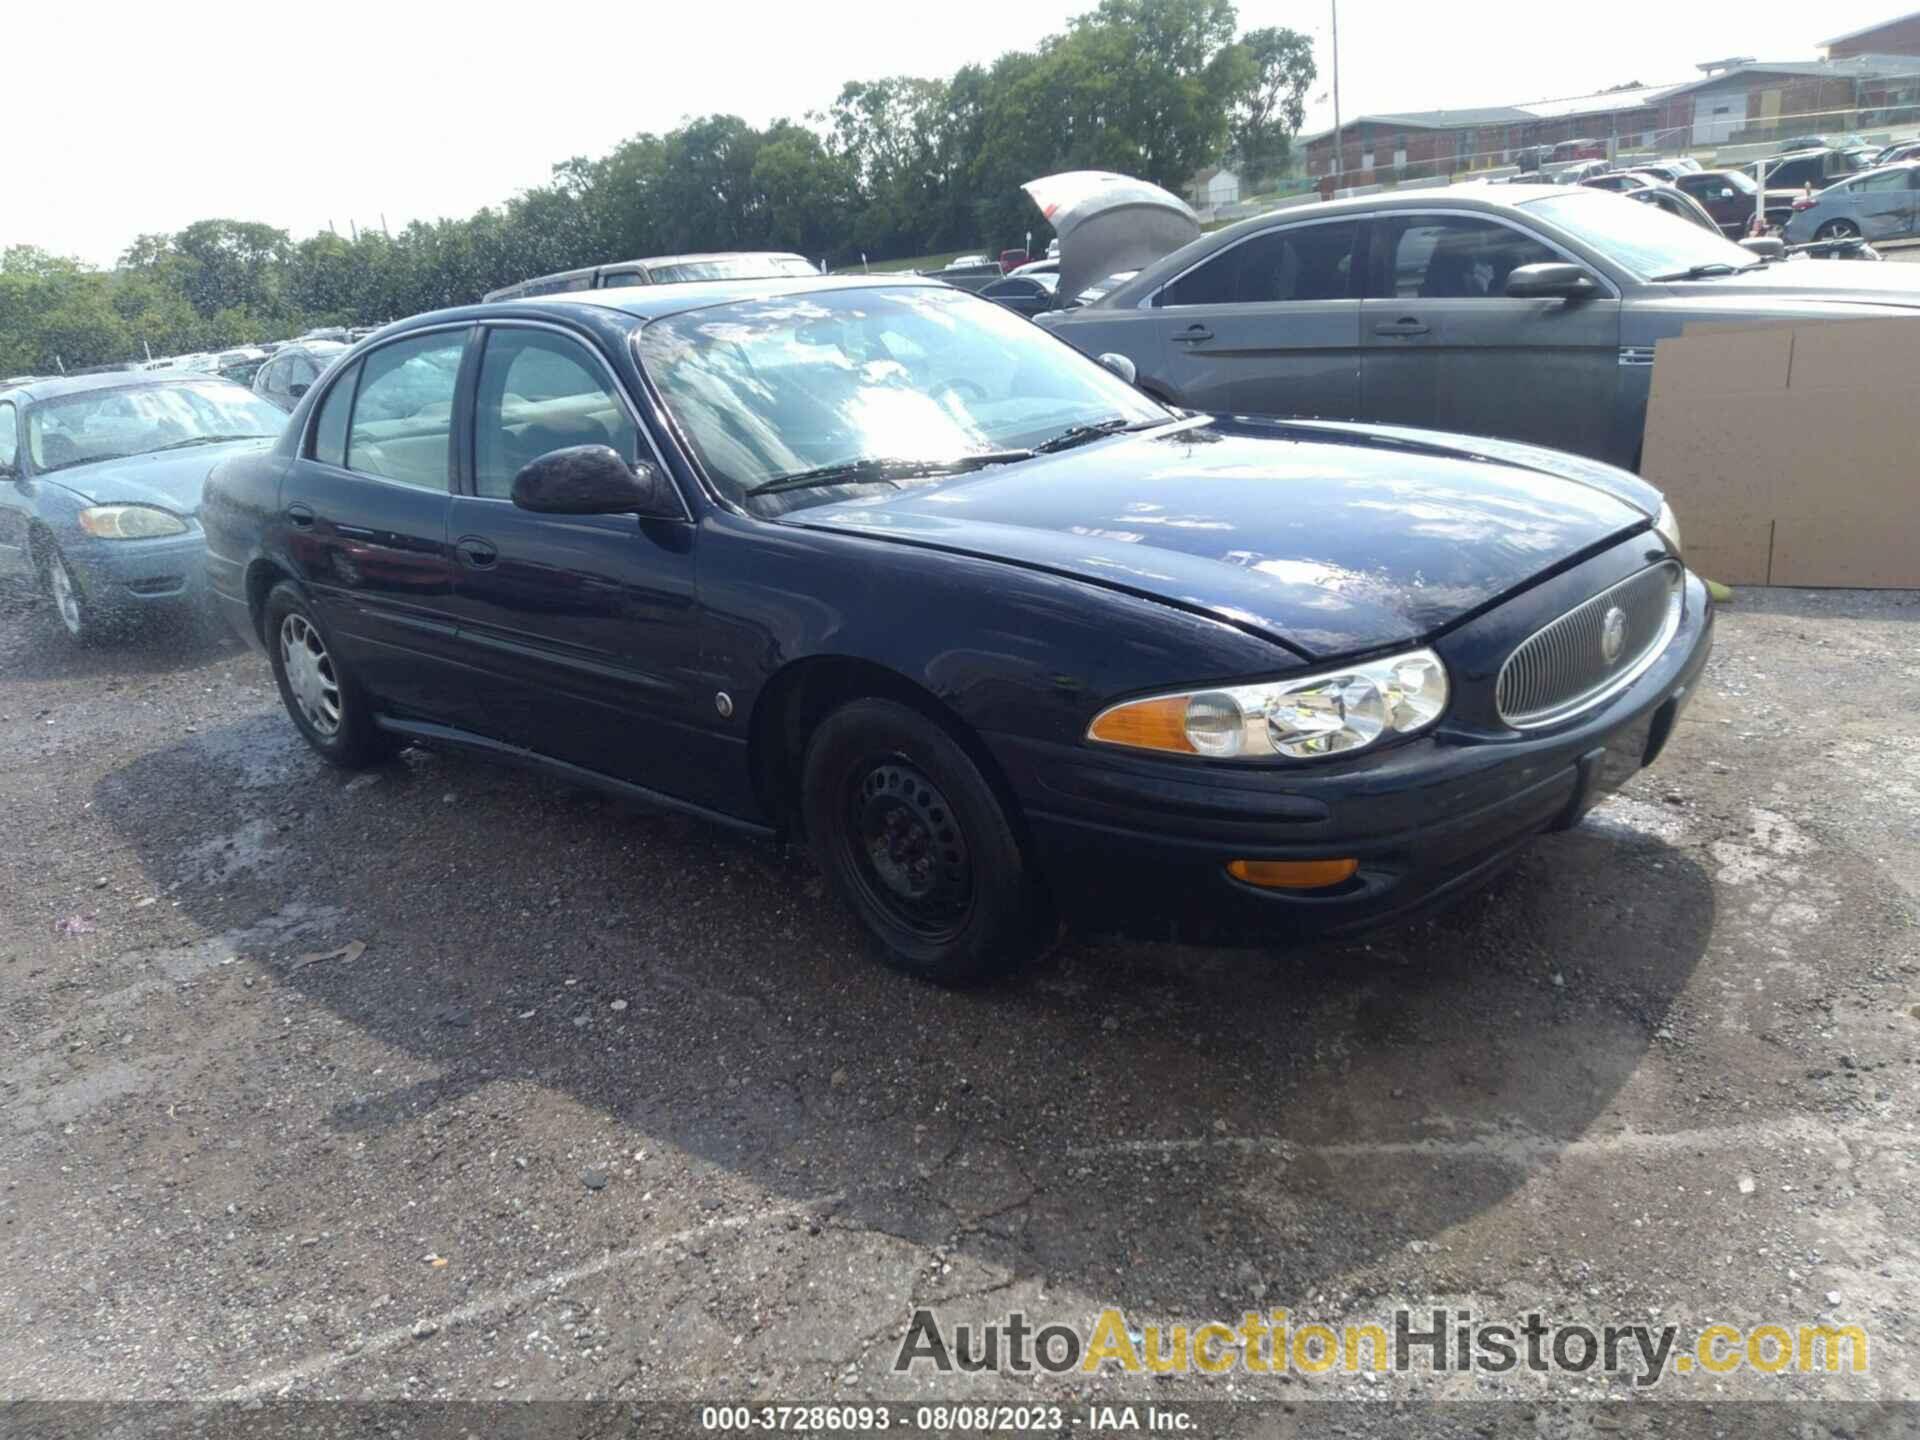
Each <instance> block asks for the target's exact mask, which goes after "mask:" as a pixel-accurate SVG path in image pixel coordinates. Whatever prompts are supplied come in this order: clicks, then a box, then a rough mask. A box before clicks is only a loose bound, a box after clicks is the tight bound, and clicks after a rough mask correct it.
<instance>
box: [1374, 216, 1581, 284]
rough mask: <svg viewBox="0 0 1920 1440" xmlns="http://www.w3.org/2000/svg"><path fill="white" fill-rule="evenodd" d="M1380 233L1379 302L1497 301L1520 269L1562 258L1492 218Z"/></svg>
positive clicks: (1384, 228)
mask: <svg viewBox="0 0 1920 1440" xmlns="http://www.w3.org/2000/svg"><path fill="white" fill-rule="evenodd" d="M1376 233H1377V234H1378V235H1380V237H1381V238H1382V239H1383V240H1384V241H1385V242H1386V243H1385V248H1384V256H1383V258H1384V262H1385V263H1384V266H1383V268H1384V270H1385V273H1384V274H1379V275H1376V276H1375V287H1374V293H1375V294H1376V295H1378V296H1379V297H1381V298H1392V299H1402V300H1406V299H1413V298H1416V297H1418V298H1422V299H1429V300H1463V299H1464V300H1472V299H1488V298H1493V299H1498V298H1500V297H1502V296H1504V295H1505V294H1506V291H1507V276H1509V275H1511V274H1512V273H1513V272H1514V271H1515V270H1517V269H1518V268H1519V267H1520V266H1522V265H1539V264H1544V263H1549V262H1551V261H1554V260H1557V259H1558V258H1559V257H1558V256H1557V255H1555V254H1554V253H1553V251H1551V250H1549V249H1548V248H1547V247H1546V246H1545V245H1543V244H1541V243H1540V242H1539V241H1538V240H1535V239H1533V238H1532V237H1531V236H1528V235H1523V234H1521V233H1520V232H1519V231H1517V230H1510V229H1508V228H1507V227H1506V226H1505V225H1498V224H1495V223H1494V222H1492V221H1489V220H1469V219H1465V218H1447V219H1437V220H1422V219H1416V220H1413V221H1412V222H1410V223H1408V224H1406V225H1405V226H1403V227H1401V228H1400V229H1399V231H1398V233H1397V234H1396V233H1395V230H1394V227H1392V226H1391V225H1380V226H1379V228H1378V230H1377V231H1376Z"/></svg>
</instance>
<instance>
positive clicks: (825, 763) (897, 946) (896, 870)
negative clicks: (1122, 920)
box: [801, 700, 1043, 985]
mask: <svg viewBox="0 0 1920 1440" xmlns="http://www.w3.org/2000/svg"><path fill="white" fill-rule="evenodd" d="M801 804H802V809H803V811H804V815H805V820H806V826H807V833H808V838H809V840H810V841H811V843H812V846H813V850H814V854H815V857H816V858H817V859H818V861H819V863H820V866H821V868H822V869H823V870H825V871H826V873H827V875H828V876H829V877H830V878H831V879H832V881H833V883H834V885H835V887H836V888H837V889H838V890H839V892H840V894H841V896H842V898H843V899H845V900H846V902H847V903H848V904H849V905H850V906H852V908H853V910H854V913H855V914H856V915H858V916H859V917H860V921H861V923H862V924H863V925H865V926H866V928H867V931H868V932H869V933H870V934H871V935H872V936H873V937H874V938H875V939H876V940H878V941H879V943H880V945H881V947H882V949H883V951H884V954H885V957H886V959H887V961H888V962H889V963H890V964H892V965H894V966H896V967H897V968H899V969H901V970H904V971H906V972H907V973H909V974H911V975H917V976H919V977H920V978H922V979H926V980H932V981H935V982H938V983H940V984H948V985H955V984H966V983H968V982H970V981H976V980H980V979H984V978H985V977H987V976H989V975H992V974H994V973H996V972H998V971H1001V970H1005V969H1008V968H1010V967H1012V966H1014V965H1017V964H1018V963H1020V962H1021V961H1023V960H1025V959H1027V958H1028V957H1030V956H1031V955H1032V954H1033V952H1034V951H1035V949H1037V948H1038V944H1039V939H1040V934H1041V930H1040V918H1041V915H1042V913H1043V910H1042V903H1041V896H1040V887H1039V885H1038V883H1037V881H1036V879H1035V877H1034V875H1033V873H1032V871H1031V869H1030V868H1029V866H1028V865H1027V861H1026V856H1025V855H1024V853H1023V852H1022V850H1021V848H1020V842H1019V840H1018V838H1017V837H1016V836H1015V834H1014V832H1013V827H1012V826H1011V824H1010V823H1009V821H1008V817H1007V814H1006V811H1005V810H1004V809H1003V808H1002V806H1001V804H1000V800H999V797H998V796H997V795H995V793H994V790H993V787H992V786H991V785H990V784H989V783H988V782H987V779H986V777H985V776H983V775H982V774H981V773H980V770H979V767H978V766H976V765H975V764H974V763H973V760H972V759H971V757H969V756H968V754H967V752H966V751H965V750H964V749H963V748H962V747H961V746H960V745H959V744H958V743H957V742H956V741H955V740H954V738H953V737H952V736H951V735H949V734H948V733H947V732H946V731H945V730H943V729H942V728H941V727H940V726H939V725H937V724H935V723H934V722H933V721H932V720H930V719H928V718H927V717H926V716H924V715H922V714H920V713H919V712H918V711H916V710H913V709H910V708H909V707H907V706H905V705H901V704H897V703H895V702H894V701H891V700H856V701H854V702H853V703H851V704H849V705H846V706H843V707H842V708H841V709H839V710H837V711H835V712H834V713H833V714H832V715H830V716H828V717H827V719H826V720H825V721H824V722H823V723H822V724H821V725H820V727H819V729H817V730H816V731H815V732H814V735H813V739H812V741H811V743H810V744H809V745H808V747H807V757H806V766H805V771H804V773H803V776H802V780H801Z"/></svg>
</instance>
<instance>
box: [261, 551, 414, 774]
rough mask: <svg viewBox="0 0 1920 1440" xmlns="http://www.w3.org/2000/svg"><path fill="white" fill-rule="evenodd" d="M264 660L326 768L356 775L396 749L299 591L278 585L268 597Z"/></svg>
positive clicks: (286, 585) (362, 691)
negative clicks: (266, 661)
mask: <svg viewBox="0 0 1920 1440" xmlns="http://www.w3.org/2000/svg"><path fill="white" fill-rule="evenodd" d="M264 618H265V625H264V627H263V628H264V630H265V633H266V640H267V658H268V660H269V661H270V662H271V663H272V665H273V678H274V682H275V683H276V684H277V685H278V686H279V687H280V700H281V703H282V704H284V705H285V706H286V707H287V714H288V715H289V716H291V717H292V719H293V723H294V725H295V727H296V728H297V729H298V730H299V731H300V733H301V735H303V736H304V737H305V738H306V742H307V744H309V745H311V746H312V747H313V748H314V750H315V751H316V752H317V753H318V754H319V756H320V758H321V759H323V760H325V761H326V762H327V763H328V764H330V765H338V766H340V767H341V768H342V769H347V770H358V769H362V768H364V767H365V766H368V765H371V764H374V763H375V762H377V761H380V760H384V759H385V758H386V757H387V756H389V755H391V754H392V753H393V752H394V751H395V750H396V749H397V748H398V744H397V742H396V741H395V740H394V738H393V737H392V736H391V735H389V734H387V733H386V732H385V731H383V730H381V729H380V728H379V726H378V725H376V724H375V723H374V713H373V705H372V703H371V701H370V700H369V698H368V696H367V693H366V691H365V690H363V689H362V688H361V686H360V684H359V682H358V681H357V680H355V678H354V676H353V674H352V672H351V671H349V670H348V669H347V667H346V666H345V665H344V664H342V663H341V661H340V658H339V656H338V655H337V654H336V653H335V652H334V649H333V647H332V645H331V644H330V643H329V641H328V639H327V636H326V634H325V632H324V631H322V630H321V628H320V624H319V622H318V621H317V620H315V619H314V616H313V612H312V610H311V609H309V608H308V605H307V600H306V597H305V596H304V595H302V594H301V593H300V591H299V589H298V587H296V586H294V585H291V584H289V583H287V582H286V581H282V582H281V583H280V584H278V585H276V586H274V587H273V589H272V591H271V592H269V594H268V595H267V603H266V608H265V613H264Z"/></svg>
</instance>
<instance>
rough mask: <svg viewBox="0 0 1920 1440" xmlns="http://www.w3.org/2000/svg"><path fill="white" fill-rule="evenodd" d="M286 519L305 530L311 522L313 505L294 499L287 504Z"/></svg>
mask: <svg viewBox="0 0 1920 1440" xmlns="http://www.w3.org/2000/svg"><path fill="white" fill-rule="evenodd" d="M287 520H288V522H289V523H290V524H293V525H296V526H298V527H299V528H300V529H302V530H305V529H307V528H308V527H309V526H311V525H312V524H313V507H312V506H311V505H305V504H302V503H301V502H299V501H297V500H296V501H295V502H294V503H293V504H291V505H289V506H287Z"/></svg>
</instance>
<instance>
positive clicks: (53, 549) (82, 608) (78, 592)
mask: <svg viewBox="0 0 1920 1440" xmlns="http://www.w3.org/2000/svg"><path fill="white" fill-rule="evenodd" d="M43 565H44V569H43V574H44V577H45V581H46V588H47V598H48V599H50V600H52V601H53V609H54V613H55V614H56V615H58V616H59V617H60V626H61V628H62V629H64V630H65V631H66V632H67V638H68V639H69V640H71V641H73V643H74V644H76V645H96V644H98V643H99V642H100V640H101V639H102V638H103V637H104V636H105V634H106V623H105V621H104V620H103V619H102V617H101V614H100V607H99V606H98V605H96V604H94V602H93V598H92V597H91V596H90V595H88V594H87V589H86V586H85V585H84V584H82V583H81V580H80V577H79V576H78V575H77V574H75V573H74V569H73V567H72V566H71V565H69V564H68V563H67V557H66V556H65V555H63V554H61V553H60V547H59V546H58V545H51V544H50V545H48V546H47V550H46V558H45V560H44V562H43Z"/></svg>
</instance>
